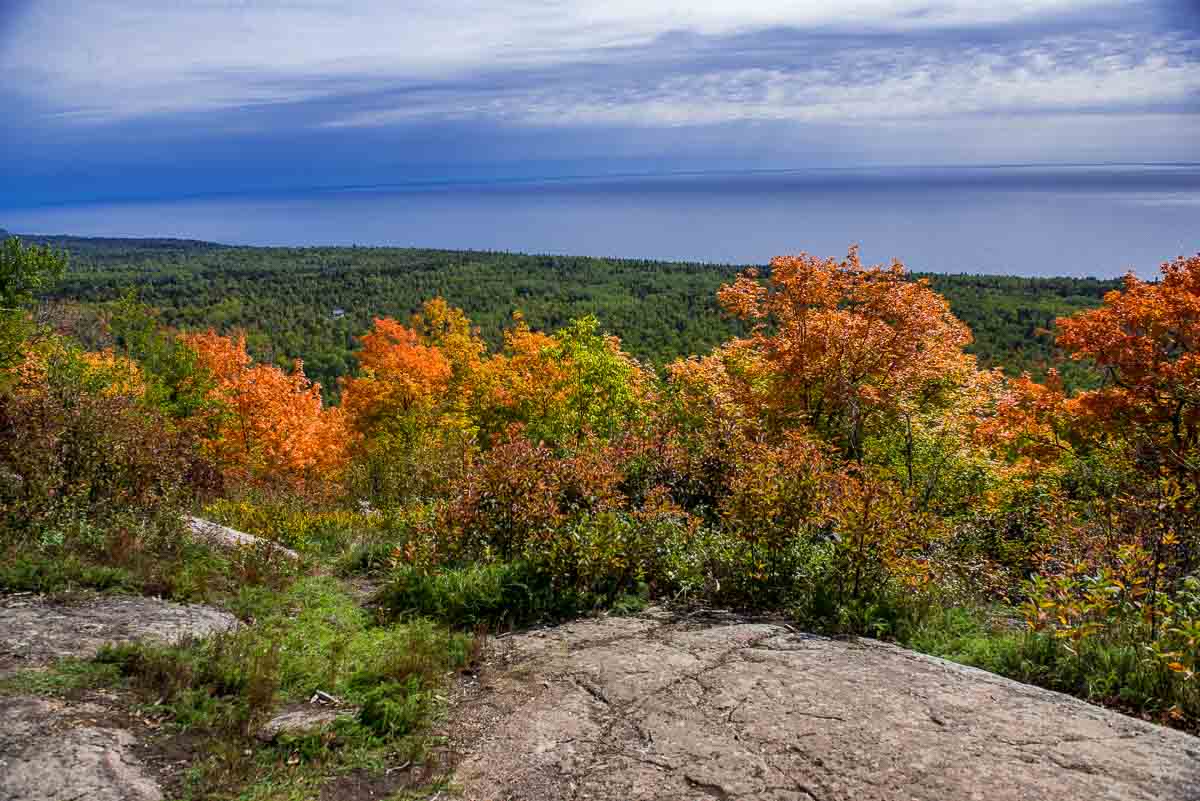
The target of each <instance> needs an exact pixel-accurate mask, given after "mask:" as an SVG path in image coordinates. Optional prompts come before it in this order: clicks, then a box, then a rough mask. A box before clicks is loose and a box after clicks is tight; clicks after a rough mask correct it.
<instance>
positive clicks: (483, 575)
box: [378, 562, 590, 631]
mask: <svg viewBox="0 0 1200 801" xmlns="http://www.w3.org/2000/svg"><path fill="white" fill-rule="evenodd" d="M378 601H379V603H380V604H381V605H382V606H383V607H384V608H385V609H387V610H388V612H389V614H391V615H393V616H396V617H400V618H408V617H411V616H416V615H419V616H424V617H429V618H433V619H435V620H440V621H443V622H445V623H447V624H449V625H451V626H455V627H457V628H475V627H478V626H484V627H487V628H488V629H491V630H493V631H499V630H504V629H508V628H512V627H517V626H523V625H528V624H530V623H535V622H538V621H542V620H555V619H563V618H566V617H571V616H573V615H577V614H580V613H581V612H585V611H590V610H589V609H587V608H585V607H584V606H583V604H582V603H581V599H579V598H577V597H576V596H574V595H573V594H571V593H569V592H556V591H555V590H554V588H553V585H552V581H551V577H550V576H549V575H547V574H546V573H543V572H540V571H538V570H537V569H536V568H535V567H534V566H533V565H531V564H529V563H527V562H493V563H490V564H468V565H464V566H462V567H453V568H446V569H442V570H438V571H436V572H428V571H424V570H420V569H418V568H416V567H413V566H411V565H400V566H398V567H397V568H396V569H395V571H393V573H392V574H391V576H390V578H389V581H388V584H387V586H386V587H385V588H384V589H383V591H382V592H381V593H380V594H379V597H378Z"/></svg>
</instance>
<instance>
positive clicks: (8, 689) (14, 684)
mask: <svg viewBox="0 0 1200 801" xmlns="http://www.w3.org/2000/svg"><path fill="white" fill-rule="evenodd" d="M119 680H120V671H119V670H117V668H116V667H115V666H114V665H108V664H104V663H102V662H94V661H91V660H86V659H60V660H59V661H57V662H55V663H53V664H52V665H50V666H49V667H47V668H45V669H44V670H34V669H29V670H20V671H17V672H16V673H13V674H10V675H8V676H5V677H4V678H2V679H0V695H41V696H63V695H66V694H68V693H70V692H72V691H76V690H92V689H97V688H100V687H111V686H112V685H114V684H116V683H117V682H118V681H119Z"/></svg>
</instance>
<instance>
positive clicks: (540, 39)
mask: <svg viewBox="0 0 1200 801" xmlns="http://www.w3.org/2000/svg"><path fill="white" fill-rule="evenodd" d="M1111 4H1112V3H1111V2H1107V1H1106V0H1006V2H999V3H998V2H993V1H992V0H841V2H838V3H830V2H826V1H825V0H762V1H760V2H747V1H746V0H712V1H710V2H706V3H695V2H679V1H678V0H671V1H670V2H646V0H542V1H540V2H539V1H537V0H512V1H511V2H508V3H504V4H498V3H496V2H489V1H488V0H441V2H394V1H389V0H375V2H360V3H353V4H344V3H334V2H322V1H321V0H272V1H270V2H268V1H267V0H262V1H256V0H192V1H191V2H187V1H186V0H174V1H173V2H170V1H167V0H137V1H129V2H104V3H102V2H96V1H95V0H38V1H37V2H33V3H30V4H29V6H28V9H27V10H26V11H25V13H24V14H23V15H22V16H20V17H19V18H18V19H16V20H14V21H12V24H11V25H10V29H9V31H8V35H7V41H6V42H4V43H3V50H2V51H0V75H5V76H8V78H7V79H5V78H3V77H0V84H4V83H7V84H9V87H10V88H16V89H22V88H23V89H25V90H27V91H29V92H32V93H35V94H36V96H37V97H38V98H39V99H40V100H41V101H43V102H44V104H45V105H47V106H48V107H50V108H52V109H57V110H58V111H60V112H62V113H64V114H66V115H70V116H71V117H73V118H77V119H99V120H103V119H112V118H121V117H130V116H140V115H150V114H158V113H170V112H181V111H204V110H213V109H222V108H236V107H242V106H248V105H256V104H269V103H280V102H296V101H305V100H313V99H319V98H326V97H337V96H343V95H346V94H347V93H353V92H370V91H376V90H379V89H382V88H386V87H387V86H388V85H390V84H393V83H395V82H396V81H434V82H436V81H440V80H446V79H452V78H456V77H461V76H467V75H475V74H479V73H481V72H494V71H501V70H505V69H520V68H531V67H541V68H545V67H548V66H553V65H567V64H572V63H577V62H581V61H594V60H600V61H603V56H602V55H601V54H603V53H604V52H606V51H611V50H612V49H614V48H633V47H647V46H650V45H652V44H653V43H654V42H655V41H656V40H657V38H658V37H660V36H662V35H663V34H666V33H671V32H677V31H684V32H691V33H694V34H698V35H704V36H724V35H731V34H737V33H745V32H753V31H759V30H763V29H768V28H772V27H780V26H792V27H799V28H808V29H814V28H816V29H830V28H836V29H841V30H855V29H860V30H861V29H866V28H870V29H873V30H887V31H921V30H928V29H938V28H944V27H953V26H986V25H995V24H1001V23H1011V22H1020V21H1026V20H1035V19H1039V18H1042V17H1044V16H1046V15H1053V14H1057V13H1063V12H1068V11H1080V10H1083V9H1087V8H1089V7H1096V6H1105V5H1111ZM671 80H674V79H670V78H667V79H664V81H663V83H662V86H661V89H662V91H663V93H664V96H663V97H662V98H659V99H654V100H651V99H647V100H645V101H643V111H644V112H647V113H649V115H650V118H654V119H660V120H664V121H669V120H673V119H684V118H689V117H691V116H694V113H695V112H694V111H688V110H687V108H686V107H687V105H688V101H687V97H688V96H696V95H697V94H698V95H699V96H702V97H703V96H707V95H708V94H712V93H715V94H716V96H717V97H716V98H715V100H716V101H717V102H718V105H720V104H722V103H728V102H730V101H731V100H733V99H734V98H733V97H732V96H730V87H731V86H732V84H733V83H736V82H738V81H749V83H748V84H747V86H746V88H745V91H747V92H749V93H750V94H751V95H755V93H757V92H760V91H763V90H768V96H767V97H764V98H762V99H761V100H760V101H759V102H760V105H761V107H762V108H763V109H764V111H763V112H762V113H766V111H765V109H766V108H767V107H768V106H770V105H773V104H774V98H776V97H777V96H778V95H780V94H782V96H783V98H784V100H785V103H784V105H785V106H788V103H789V102H790V101H789V100H788V99H789V98H791V99H793V100H800V99H802V98H803V97H804V95H805V93H804V91H801V89H800V88H799V87H798V86H796V85H795V82H794V81H790V80H789V79H788V78H787V77H786V76H784V77H782V78H781V77H779V76H774V77H772V76H770V75H762V76H753V75H751V76H738V75H736V74H733V75H730V74H725V75H714V76H711V77H706V78H703V80H711V81H713V82H715V84H716V85H715V86H713V87H711V88H710V89H701V88H700V87H698V86H697V85H693V86H691V87H690V88H689V87H687V86H684V87H679V88H680V89H682V90H683V91H682V95H683V96H682V97H679V96H672V95H670V89H671V85H670V81H671ZM920 80H922V79H920V78H919V77H918V76H916V75H915V74H914V75H913V76H910V82H911V81H916V82H917V83H914V84H911V85H908V84H906V85H902V86H900V87H898V88H899V89H901V90H904V91H914V90H915V89H916V88H919V81H920ZM694 83H695V81H694V80H693V84H694ZM722 87H724V88H722ZM772 92H773V93H775V94H770V93H772ZM677 94H678V93H677ZM499 102H500V105H501V106H504V105H505V104H506V103H507V100H506V99H504V98H501V99H500V101H499ZM844 102H849V103H850V105H851V106H854V107H858V106H859V105H861V104H862V102H864V101H855V100H848V101H844ZM681 103H682V106H681V105H680V104H681ZM753 103H754V101H753V100H751V105H750V106H748V107H747V108H750V109H753ZM836 104H837V101H828V102H827V103H826V104H825V107H826V108H827V109H829V110H830V113H832V112H833V109H834V108H835V106H836ZM556 105H560V104H556V103H555V102H554V101H553V100H552V99H549V100H547V101H546V102H545V103H543V106H544V107H545V109H546V111H547V113H551V114H553V113H556V112H555V111H553V109H554V108H555V106H556ZM793 105H794V104H793ZM393 113H398V112H393ZM572 113H574V114H575V115H576V116H578V117H580V118H584V117H588V116H591V117H604V116H608V115H610V114H612V113H614V112H611V111H608V110H605V108H603V107H597V108H594V109H592V110H590V111H589V110H588V108H587V106H586V104H584V105H578V106H576V107H574V110H573V112H572ZM708 113H709V115H710V116H711V115H713V113H714V112H713V111H712V110H710V111H709V112H708ZM749 113H750V115H751V116H753V115H754V112H753V111H751V112H749ZM814 113H820V112H814ZM746 114H747V111H746V110H745V109H743V111H742V112H739V116H745V115H746ZM526 116H534V117H536V116H537V109H536V108H534V109H531V110H530V111H529V112H527V113H526ZM638 116H642V114H639V115H638ZM346 121H348V120H344V121H343V122H346Z"/></svg>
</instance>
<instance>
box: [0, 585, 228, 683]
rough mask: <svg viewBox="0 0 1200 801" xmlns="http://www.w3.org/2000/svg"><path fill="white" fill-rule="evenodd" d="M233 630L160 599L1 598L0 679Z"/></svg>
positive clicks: (217, 617)
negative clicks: (130, 646) (124, 648)
mask: <svg viewBox="0 0 1200 801" xmlns="http://www.w3.org/2000/svg"><path fill="white" fill-rule="evenodd" d="M236 625H237V618H235V617H234V616H233V615H231V614H228V613H227V612H222V611H221V610H219V609H213V608H212V607H209V606H202V605H199V604H177V603H173V602H171V601H164V600H161V599H159V598H142V597H135V596H122V595H90V596H85V597H84V598H82V599H80V600H77V601H76V602H73V603H69V604H58V603H53V602H51V601H49V600H48V599H46V598H44V597H42V596H30V595H20V596H0V676H2V675H4V674H5V673H7V672H11V671H13V670H19V669H21V668H28V667H37V666H39V665H44V664H47V663H49V662H52V661H54V660H55V659H61V658H63V657H77V658H80V659H88V658H91V657H92V656H95V654H96V652H97V651H98V650H99V649H100V646H102V645H104V644H105V643H109V642H117V643H122V642H134V641H139V640H157V641H159V642H167V643H173V642H178V641H180V640H183V639H186V638H189V637H206V636H209V635H211V634H214V633H216V632H219V631H226V630H229V629H231V628H233V627H235V626H236Z"/></svg>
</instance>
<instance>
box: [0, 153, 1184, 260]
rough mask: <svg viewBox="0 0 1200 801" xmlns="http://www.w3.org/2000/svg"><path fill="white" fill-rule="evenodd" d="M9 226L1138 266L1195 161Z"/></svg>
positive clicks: (357, 195) (602, 188) (701, 181)
mask: <svg viewBox="0 0 1200 801" xmlns="http://www.w3.org/2000/svg"><path fill="white" fill-rule="evenodd" d="M0 227H4V228H7V229H9V230H12V231H19V232H22V233H30V234H32V233H46V234H57V233H63V234H74V235H80V236H134V237H162V236H169V237H186V238H193V239H207V240H212V241H217V242H226V243H233V244H251V245H350V244H358V245H397V246H419V247H437V248H453V249H459V248H461V249H483V250H509V251H523V252H536V253H564V254H574V255H591V256H621V257H630V258H653V259H672V260H686V261H703V262H725V263H739V264H740V263H762V262H765V261H767V260H768V259H769V258H770V257H771V256H773V255H776V254H781V253H794V252H797V251H800V250H807V251H809V252H812V253H816V254H819V255H841V254H844V253H845V251H846V248H847V246H848V245H849V244H851V243H855V242H857V243H860V244H861V246H862V254H863V257H864V258H865V259H867V260H869V261H886V260H888V259H890V258H892V257H898V258H900V259H901V260H903V261H904V262H905V263H906V264H907V265H908V266H909V267H910V268H911V269H914V270H928V271H933V272H980V273H1009V274H1017V275H1093V276H1099V277H1107V276H1114V275H1119V274H1121V273H1123V272H1125V271H1126V270H1128V269H1130V268H1133V269H1135V270H1136V271H1137V272H1138V273H1139V274H1141V275H1144V276H1148V275H1151V274H1153V273H1154V272H1155V270H1156V268H1157V266H1158V264H1159V263H1160V262H1162V261H1164V260H1167V259H1169V258H1173V257H1175V256H1178V255H1184V254H1187V255H1191V254H1195V253H1197V252H1198V251H1200V165H1188V166H1175V165H1172V166H1121V167H1112V166H1104V167H1097V166H1078V167H1052V168H1046V167H989V168H978V167H972V168H938V169H845V170H843V169H828V170H817V169H813V170H794V171H778V172H748V173H726V174H716V173H705V174H689V175H672V176H659V177H613V178H603V179H569V180H540V181H525V182H512V183H490V184H470V183H458V184H444V185H429V184H427V185H411V186H380V187H360V188H348V189H339V190H321V191H312V192H307V193H303V194H288V195H282V194H275V195H265V196H257V197H250V196H245V197H233V196H225V197H208V198H201V199H191V200H176V201H162V202H153V203H122V204H107V205H89V206H60V207H46V208H38V209H27V210H19V209H18V210H9V211H0Z"/></svg>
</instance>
